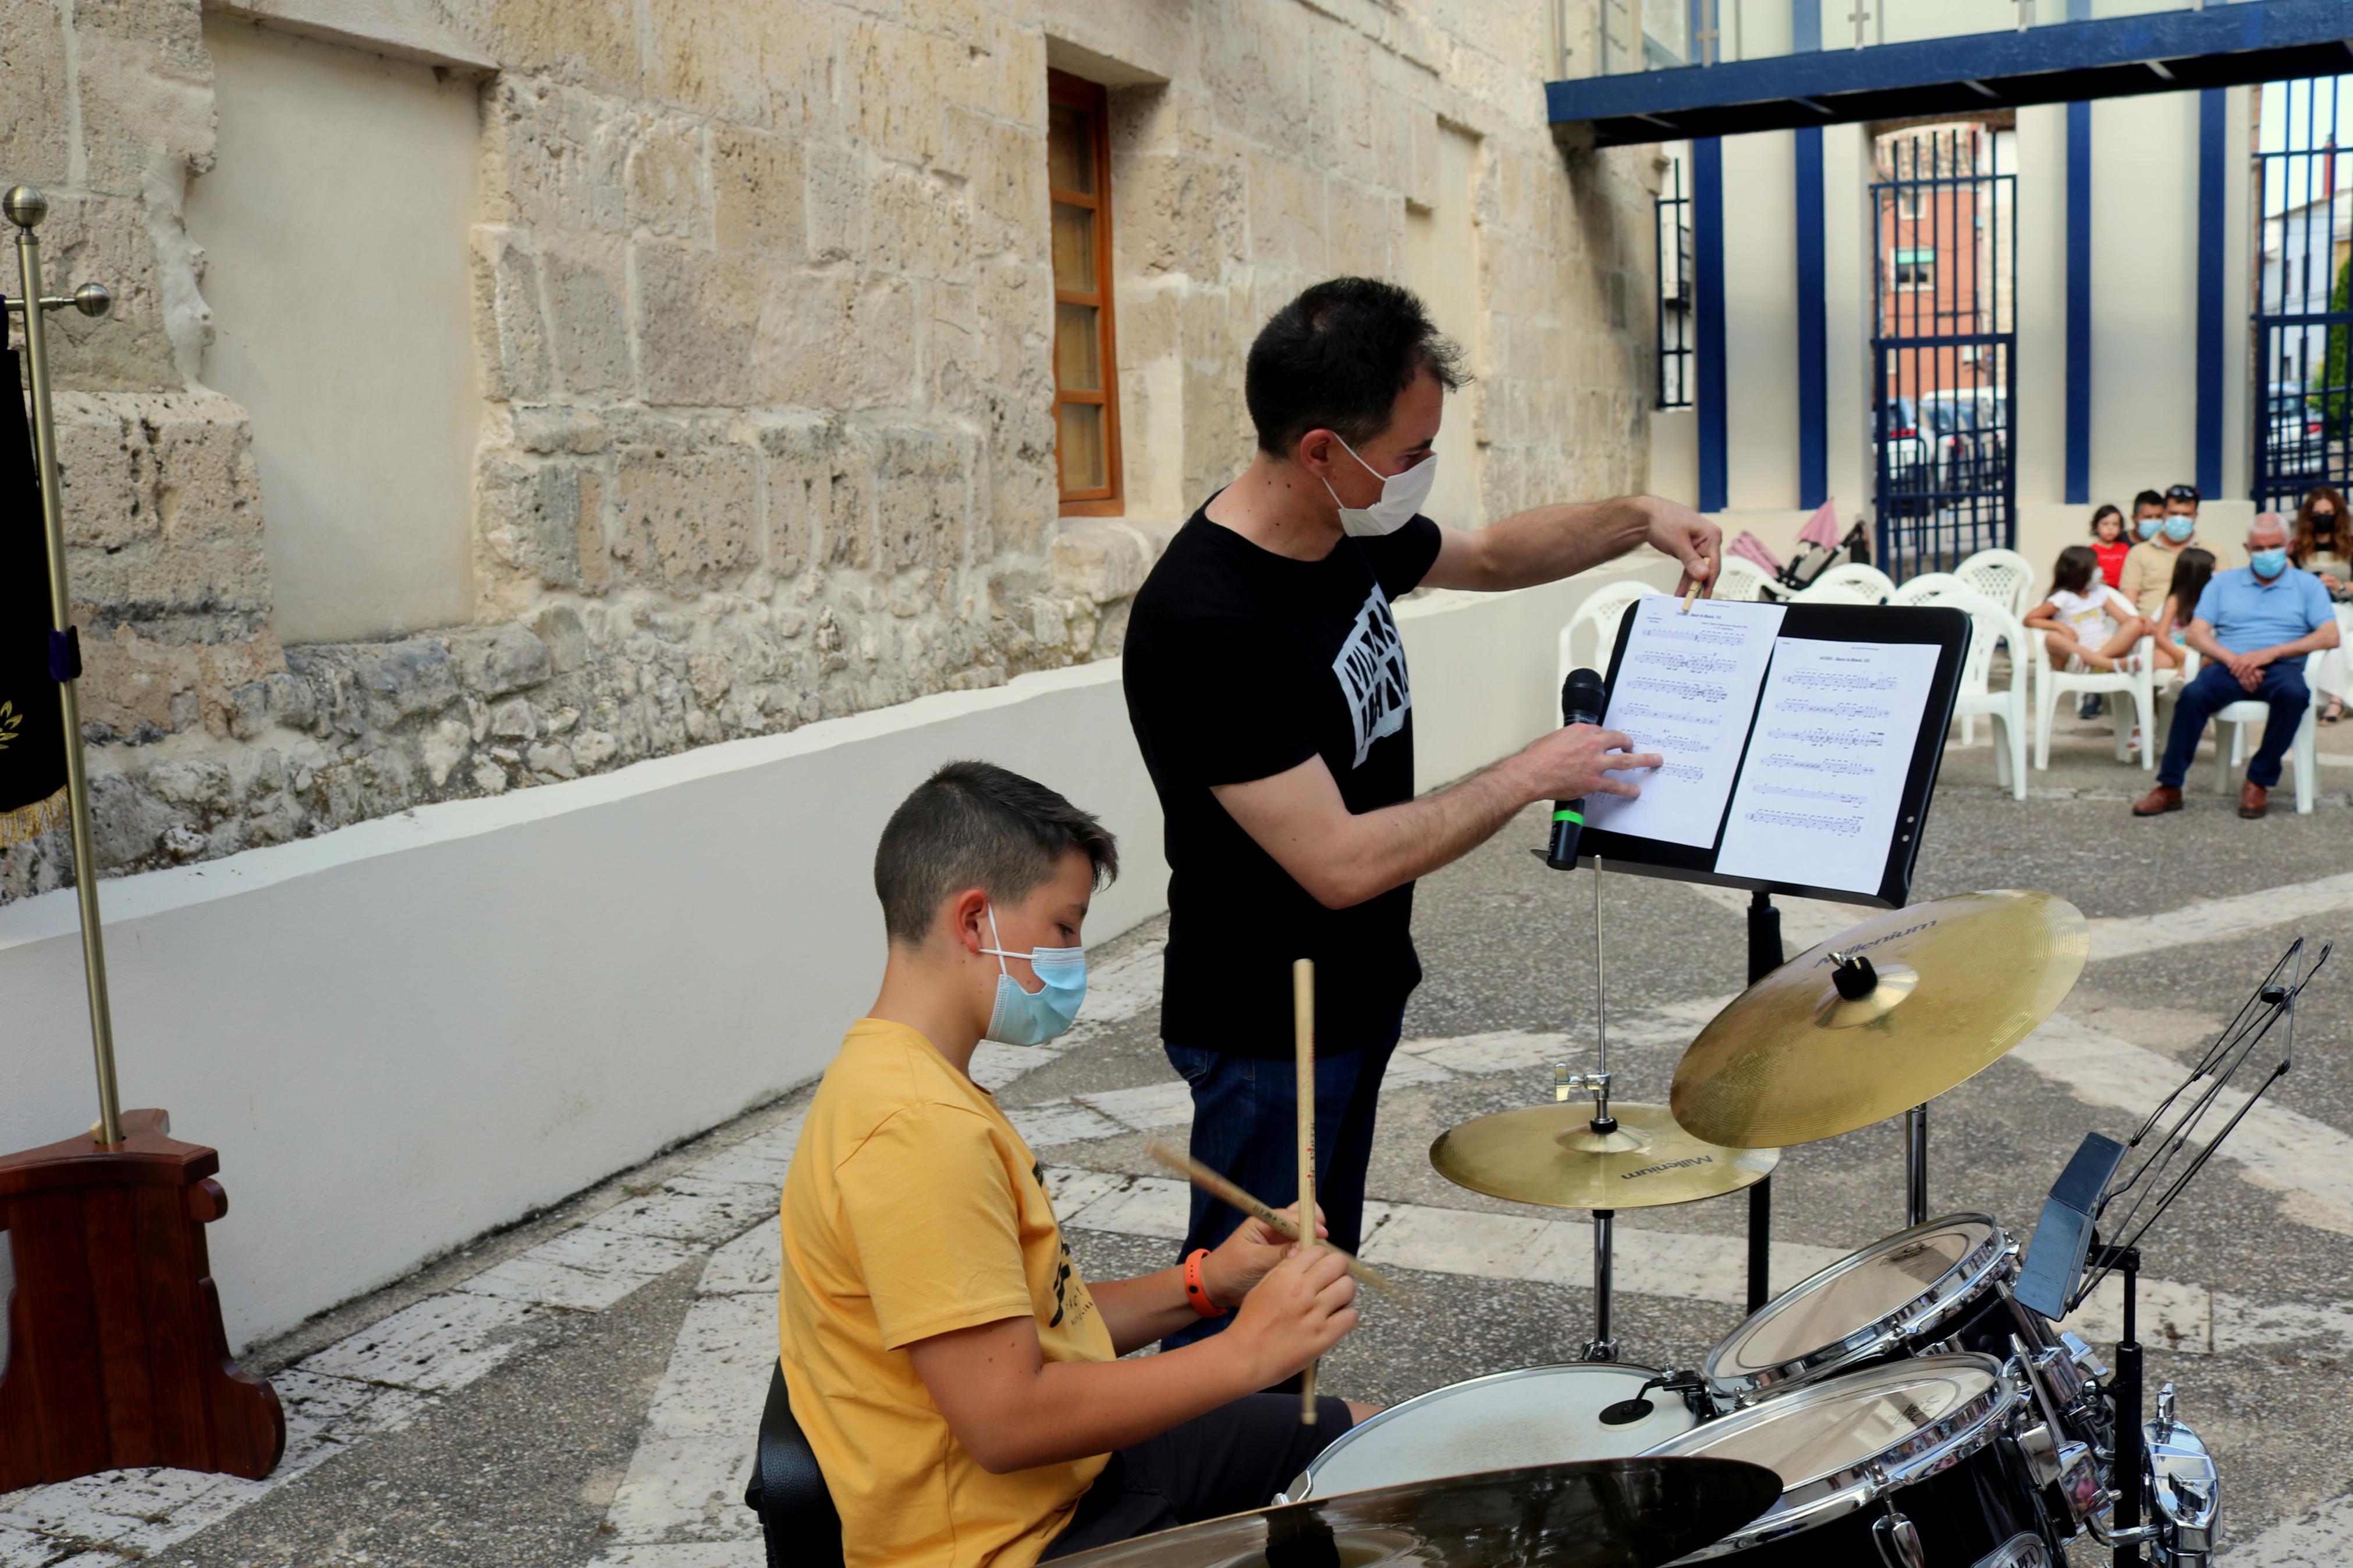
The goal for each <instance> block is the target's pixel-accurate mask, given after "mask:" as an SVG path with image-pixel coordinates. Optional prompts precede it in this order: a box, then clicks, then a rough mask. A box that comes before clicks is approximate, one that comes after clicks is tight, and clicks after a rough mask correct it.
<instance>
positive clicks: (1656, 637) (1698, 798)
mask: <svg viewBox="0 0 2353 1568" xmlns="http://www.w3.org/2000/svg"><path fill="white" fill-rule="evenodd" d="M1681 612H1682V602H1681V601H1680V600H1677V599H1674V598H1672V597H1670V596H1668V595H1650V596H1646V597H1644V598H1641V599H1638V600H1636V601H1635V602H1634V606H1633V608H1632V609H1630V610H1629V611H1628V612H1627V614H1629V615H1630V616H1633V618H1634V624H1633V626H1632V627H1631V629H1630V630H1629V631H1628V633H1627V636H1626V657H1625V658H1623V659H1622V660H1620V663H1619V666H1618V679H1616V681H1615V682H1613V683H1612V685H1611V688H1610V692H1609V713H1608V715H1607V716H1606V717H1605V718H1604V719H1603V720H1602V723H1603V725H1604V727H1606V728H1608V729H1611V730H1621V731H1625V732H1626V734H1627V735H1629V736H1630V737H1631V738H1632V740H1633V742H1634V750H1636V751H1638V752H1657V753H1658V754H1659V756H1660V758H1661V759H1662V765H1661V766H1660V767H1658V768H1657V769H1655V770H1653V771H1651V772H1648V773H1627V774H1625V775H1624V776H1625V777H1626V778H1628V779H1630V780H1631V781H1633V782H1634V783H1635V784H1640V785H1641V789H1642V794H1641V797H1640V798H1639V799H1635V800H1628V799H1626V798H1625V797H1624V796H1622V795H1588V796H1587V797H1586V802H1585V819H1586V822H1587V824H1588V826H1593V827H1600V828H1607V829H1609V831H1611V832H1613V833H1623V834H1627V835H1629V836H1631V837H1639V838H1655V839H1661V840H1663V841H1665V842H1667V843H1670V844H1685V845H1692V846H1695V847H1700V848H1703V849H1704V848H1706V847H1708V846H1710V845H1712V844H1714V843H1715V830H1716V826H1717V824H1719V823H1721V822H1722V821H1723V820H1724V807H1725V801H1726V800H1727V799H1729V798H1730V796H1731V795H1732V783H1733V779H1734V777H1735V776H1736V774H1737V773H1738V772H1739V770H1740V752H1741V746H1742V743H1743V742H1745V741H1746V738H1747V735H1748V721H1749V720H1750V718H1751V717H1752V716H1753V715H1754V714H1755V713H1756V711H1757V691H1758V689H1760V688H1761V687H1762V686H1763V685H1764V683H1765V667H1766V665H1767V663H1768V662H1770V660H1771V658H1772V657H1773V639H1774V638H1775V637H1777V636H1778V634H1779V632H1780V630H1781V619H1782V616H1783V614H1784V612H1783V610H1782V607H1781V606H1780V605H1770V604H1753V603H1750V604H1744V603H1740V602H1737V601H1734V600H1725V599H1702V600H1700V601H1698V602H1697V603H1695V604H1694V605H1692V607H1691V613H1690V614H1689V615H1684V614H1683V613H1681ZM1818 722H1819V721H1818Z"/></svg>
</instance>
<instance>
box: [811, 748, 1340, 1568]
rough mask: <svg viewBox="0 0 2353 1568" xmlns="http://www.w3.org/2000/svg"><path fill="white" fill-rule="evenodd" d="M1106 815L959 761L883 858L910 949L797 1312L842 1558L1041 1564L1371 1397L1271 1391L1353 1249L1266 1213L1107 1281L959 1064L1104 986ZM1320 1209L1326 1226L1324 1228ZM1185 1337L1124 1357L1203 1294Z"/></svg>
mask: <svg viewBox="0 0 2353 1568" xmlns="http://www.w3.org/2000/svg"><path fill="white" fill-rule="evenodd" d="M1118 866H1119V858H1118V851H1117V848H1116V846H1115V845H1114V843H1113V838H1112V836H1111V835H1110V834H1109V833H1108V832H1106V831H1104V829H1103V826H1102V825H1101V824H1100V823H1098V822H1097V821H1096V820H1095V819H1094V818H1093V817H1092V816H1089V815H1088V814H1087V813H1085V812H1083V811H1081V810H1079V809H1078V808H1077V807H1076V806H1073V805H1071V803H1070V802H1069V801H1067V800H1064V799H1063V798H1062V797H1061V796H1060V795H1057V794H1055V793H1054V792H1053V791H1052V790H1050V789H1048V788H1046V787H1045V786H1044V785H1042V784H1035V783H1033V782H1031V781H1030V780H1029V779H1026V778H1023V777H1021V776H1020V775H1018V774H1017V773H1008V772H1007V771H1006V770H1005V769H1003V768H999V767H996V766H993V765H991V764H989V763H949V764H948V765H947V766H945V767H944V768H942V769H940V770H939V771H938V772H937V773H934V774H933V775H932V776H931V778H930V779H928V780H927V781H925V782H924V783H923V785H922V786H921V787H919V788H918V789H916V791H915V792H914V793H913V795H909V796H908V797H907V799H906V800H905V802H903V803H902V805H900V807H899V809H898V810H897V811H896V812H895V813H894V814H892V817H891V821H890V824H889V826H886V827H885V828H884V829H883V832H882V842H881V846H880V847H878V848H877V849H876V851H875V856H874V889H875V891H876V893H877V894H878V895H880V897H881V901H882V920H883V926H884V928H885V931H886V932H887V933H888V936H889V939H890V955H889V960H888V963H887V966H886V967H885V969H884V971H883V976H882V990H881V994H880V995H879V996H877V997H876V998H875V1001H874V1005H873V1008H872V1010H871V1013H870V1015H869V1016H867V1017H864V1018H861V1019H860V1020H859V1021H858V1022H857V1023H856V1024H854V1025H852V1026H850V1029H849V1035H848V1037H846V1038H845V1039H844V1040H843V1042H842V1047H841V1052H840V1054H839V1056H837V1057H836V1058H834V1060H833V1064H832V1065H831V1066H830V1067H829V1068H827V1069H826V1074H825V1079H824V1081H823V1082H822V1083H821V1084H820V1085H819V1086H818V1091H817V1097H816V1099H815V1100H813V1101H812V1102H811V1103H810V1106H809V1110H808V1115H807V1120H806V1121H805V1122H804V1124H803V1126H802V1129H801V1135H800V1142H799V1144H798V1146H797V1150H796V1152H794V1155H793V1161H792V1165H791V1168H790V1170H789V1171H788V1172H787V1173H786V1177H785V1190H784V1214H783V1223H784V1268H783V1273H782V1279H781V1283H780V1285H779V1288H778V1313H777V1316H778V1320H779V1330H780V1337H781V1342H782V1352H783V1365H784V1374H785V1383H786V1388H787V1389H788V1390H789V1392H790V1394H791V1396H792V1405H793V1414H794V1415H795V1416H796V1417H797V1419H798V1420H799V1422H800V1425H801V1428H802V1430H803V1431H804V1432H806V1433H807V1436H808V1440H809V1445H810V1447H812V1448H813V1449H814V1450H815V1451H816V1454H817V1460H818V1468H819V1470H820V1471H822V1472H823V1474H824V1477H825V1481H826V1486H827V1489H828V1490H829V1491H830V1492H831V1493H832V1496H833V1502H834V1507H835V1508H836V1510H838V1511H839V1513H840V1515H841V1544H842V1552H843V1557H844V1559H845V1561H846V1563H848V1564H849V1568H860V1565H861V1564H883V1563H889V1564H892V1568H917V1565H931V1564H936V1565H939V1568H950V1565H954V1568H966V1565H971V1568H1029V1564H1031V1563H1036V1562H1038V1561H1039V1559H1040V1558H1046V1557H1057V1556H1062V1555H1066V1554H1068V1553H1070V1552H1078V1551H1082V1550H1084V1549H1086V1548H1088V1547H1092V1546H1101V1545H1105V1544H1108V1543H1110V1542H1115V1541H1124V1540H1126V1539H1127V1538H1129V1537H1130V1536H1134V1535H1141V1534H1145V1533H1146V1532H1148V1531H1155V1530H1165V1529H1167V1528H1170V1527H1172V1526H1174V1525H1177V1524H1182V1523H1190V1522H1192V1521H1196V1520H1201V1519H1210V1518H1215V1517H1217V1516H1219V1515H1220V1514H1227V1513H1236V1512H1240V1511H1241V1510H1247V1509H1253V1508H1261V1507H1264V1506H1265V1505H1266V1504H1267V1503H1268V1502H1270V1501H1271V1500H1272V1498H1273V1495H1274V1494H1275V1493H1276V1492H1277V1491H1278V1490H1280V1489H1282V1487H1284V1486H1285V1485H1287V1484H1288V1483H1289V1482H1290V1481H1291V1480H1292V1479H1294V1478H1295V1477H1297V1476H1298V1474H1299V1473H1300V1472H1301V1471H1302V1470H1303V1469H1304V1468H1306V1466H1307V1461H1308V1460H1309V1459H1311V1458H1314V1456H1315V1455H1316V1454H1317V1453H1318V1452H1320V1451H1321V1450H1322V1449H1323V1447H1324V1446H1325V1445H1326V1444H1328V1443H1330V1442H1331V1441H1332V1440H1333V1439H1334V1438H1335V1437H1336V1436H1339V1435H1340V1434H1341V1433H1343V1432H1345V1431H1346V1430H1347V1429H1348V1427H1349V1426H1350V1425H1351V1423H1352V1421H1354V1420H1355V1419H1356V1418H1359V1417H1360V1416H1361V1415H1366V1414H1369V1413H1370V1408H1371V1407H1369V1406H1357V1405H1350V1404H1348V1403H1346V1402H1345V1401H1342V1400H1338V1399H1321V1400H1319V1401H1318V1402H1317V1420H1316V1423H1315V1424H1314V1426H1307V1425H1304V1424H1303V1423H1302V1422H1301V1420H1300V1402H1299V1399H1298V1397H1297V1396H1296V1395H1282V1394H1263V1393H1257V1392H1253V1391H1255V1390H1261V1389H1264V1388H1266V1387H1268V1386H1269V1385H1270V1384H1276V1383H1279V1382H1281V1381H1282V1380H1283V1379H1285V1378H1288V1377H1290V1376H1292V1375H1293V1374H1294V1373H1298V1372H1300V1371H1302V1370H1303V1369H1304V1368H1305V1367H1306V1366H1307V1365H1308V1364H1309V1363H1311V1362H1313V1361H1314V1359H1315V1358H1316V1357H1318V1356H1320V1355H1322V1354H1324V1352H1327V1351H1329V1350H1330V1349H1331V1348H1332V1347H1333V1346H1334V1345H1335V1344H1337V1343H1338V1342H1339V1341H1340V1339H1341V1337H1342V1336H1343V1335H1345V1334H1346V1333H1347V1332H1348V1331H1349V1330H1351V1329H1352V1328H1354V1327H1355V1326H1356V1308H1355V1307H1354V1306H1353V1305H1352V1304H1351V1303H1352V1301H1353V1300H1354V1298H1355V1296H1356V1281H1355V1280H1353V1279H1350V1278H1349V1277H1348V1275H1347V1272H1346V1265H1345V1260H1344V1259H1343V1258H1340V1257H1339V1256H1338V1255H1336V1254H1335V1253H1333V1252H1331V1251H1329V1250H1327V1249H1324V1248H1315V1249H1312V1250H1310V1251H1309V1252H1307V1253H1306V1254H1304V1255H1301V1254H1299V1253H1298V1252H1297V1250H1296V1248H1294V1247H1293V1246H1292V1245H1291V1244H1290V1243H1289V1242H1287V1241H1286V1240H1284V1239H1283V1237H1281V1236H1280V1235H1278V1234H1277V1233H1275V1232H1274V1231H1272V1230H1271V1229H1269V1228H1268V1227H1266V1226H1263V1225H1261V1224H1260V1223H1259V1222H1257V1221H1250V1222H1249V1223H1247V1224H1245V1225H1244V1226H1242V1227H1241V1228H1240V1230H1238V1231H1236V1232H1235V1233H1234V1235H1233V1236H1232V1237H1230V1238H1229V1239H1228V1240H1227V1241H1226V1242H1225V1243H1224V1244H1223V1245H1222V1246H1220V1247H1218V1248H1217V1249H1216V1250H1214V1251H1200V1252H1196V1253H1194V1254H1193V1255H1192V1256H1191V1257H1190V1258H1187V1260H1186V1262H1185V1263H1184V1265H1183V1266H1181V1267H1178V1268H1164V1269H1162V1270H1161V1271H1160V1272H1158V1273H1156V1274H1147V1275H1145V1276H1143V1277H1142V1278H1140V1279H1116V1280H1107V1281H1103V1282H1102V1283H1099V1284H1095V1285H1092V1286H1090V1285H1089V1284H1088V1282H1087V1281H1086V1280H1085V1279H1082V1278H1081V1277H1080V1275H1079V1272H1078V1270H1077V1268H1075V1267H1074V1266H1073V1265H1072V1263H1071V1251H1070V1248H1069V1247H1067V1246H1066V1245H1064V1243H1063V1240H1062V1234H1061V1229H1060V1226H1058V1225H1057V1224H1056V1223H1055V1219H1054V1212H1053V1208H1052V1205H1050V1203H1049V1201H1048V1198H1047V1194H1046V1185H1045V1179H1044V1172H1043V1170H1042V1168H1041V1167H1040V1166H1039V1163H1038V1161H1037V1159H1036V1158H1035V1157H1034V1156H1033V1155H1032V1154H1031V1153H1030V1152H1029V1147H1028V1146H1027V1145H1026V1144H1024V1143H1023V1142H1022V1141H1021V1135H1020V1134H1019V1133H1018V1132H1017V1131H1014V1128H1013V1124H1012V1123H1011V1122H1010V1121H1007V1120H1006V1117H1005V1112H1004V1111H1003V1110H999V1109H998V1107H997V1100H996V1097H995V1096H993V1095H991V1094H990V1093H989V1092H988V1090H987V1089H983V1088H981V1087H980V1086H979V1085H977V1084H976V1083H974V1082H973V1081H972V1079H970V1077H968V1076H967V1074H966V1071H965V1069H966V1068H967V1067H968V1066H969V1065H970V1064H971V1061H972V1054H973V1050H974V1047H976V1046H977V1045H979V1043H980V1042H981V1041H982V1040H983V1039H991V1040H997V1041H1002V1042H1004V1043H1006V1044H1008V1045H1021V1046H1034V1045H1040V1044H1043V1043H1044V1042H1045V1041H1047V1040H1049V1039H1051V1038H1052V1037H1055V1036H1056V1035H1059V1034H1060V1033H1061V1032H1062V1031H1063V1030H1065V1029H1067V1028H1069V1027H1070V1026H1071V1020H1072V1018H1073V1017H1074V1016H1076V1015H1077V1013H1078V1010H1079V1005H1080V1003H1081V1001H1082V999H1083V998H1084V996H1085V994H1086V964H1085V952H1084V950H1083V949H1082V947H1081V945H1080V928H1081V926H1082V923H1083V922H1084V921H1085V919H1086V913H1087V905H1088V902H1089V900H1091V899H1092V896H1093V893H1094V890H1095V889H1096V887H1097V886H1098V885H1099V884H1100V883H1102V882H1103V881H1105V880H1108V879H1110V878H1112V877H1113V876H1115V875H1116V874H1117V872H1118ZM1319 1228H1320V1227H1319ZM1229 1311H1230V1312H1234V1313H1236V1314H1237V1316H1236V1317H1235V1319H1234V1321H1233V1325H1232V1327H1231V1328H1229V1330H1228V1331H1226V1332H1224V1333H1222V1334H1218V1335H1215V1336H1213V1337H1211V1338H1209V1339H1208V1340H1205V1341H1203V1342H1200V1343H1198V1344H1193V1345H1187V1346H1186V1347H1185V1348H1184V1349H1182V1350H1176V1351H1170V1352H1163V1353H1160V1354H1157V1355H1153V1356H1148V1357H1145V1358H1141V1359H1139V1360H1135V1361H1122V1360H1119V1359H1118V1358H1119V1357H1121V1356H1123V1355H1125V1354H1126V1353H1127V1352H1130V1351H1134V1350H1137V1349H1140V1348H1141V1347H1143V1346H1145V1345H1148V1344H1150V1343H1152V1342H1154V1341H1155V1340H1158V1339H1161V1338H1163V1337H1164V1336H1166V1335H1167V1334H1169V1333H1172V1332H1174V1331H1176V1329H1178V1328H1180V1327H1182V1326H1183V1325H1184V1324H1186V1323H1187V1322H1190V1321H1194V1320H1195V1318H1196V1317H1197V1316H1217V1315H1219V1314H1222V1313H1225V1312H1229Z"/></svg>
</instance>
